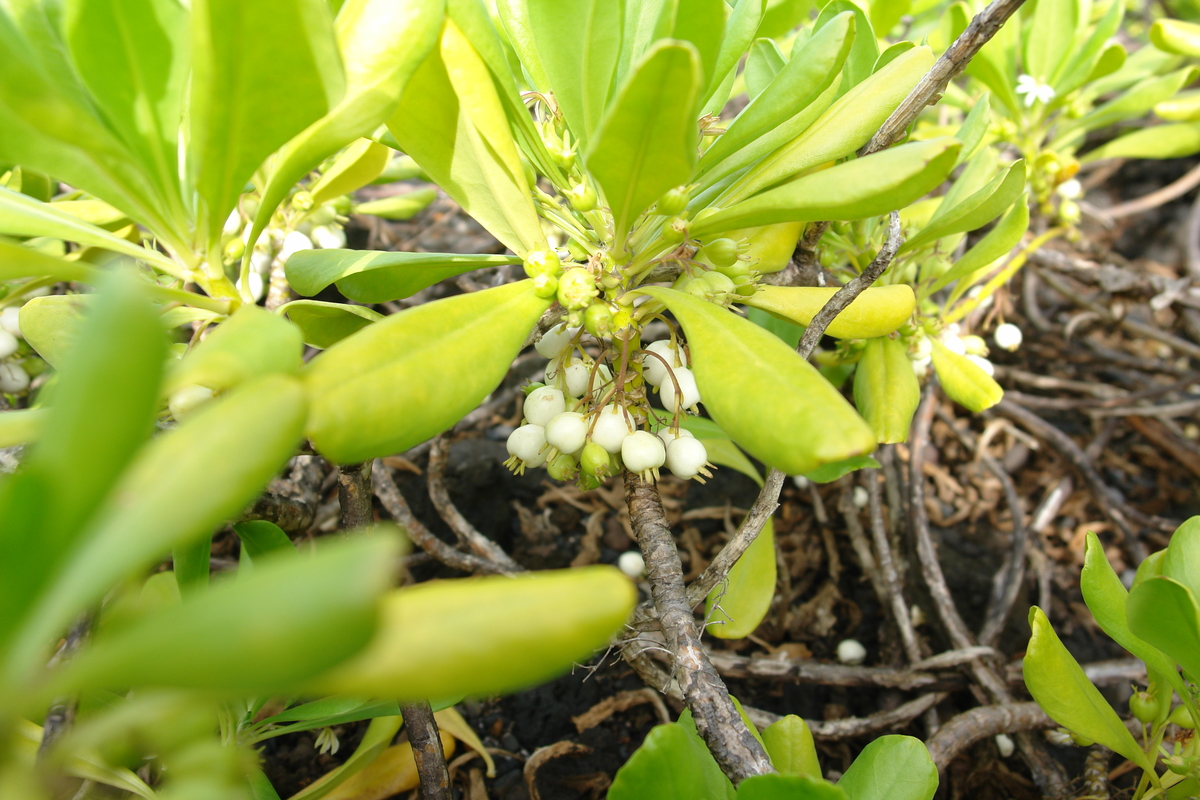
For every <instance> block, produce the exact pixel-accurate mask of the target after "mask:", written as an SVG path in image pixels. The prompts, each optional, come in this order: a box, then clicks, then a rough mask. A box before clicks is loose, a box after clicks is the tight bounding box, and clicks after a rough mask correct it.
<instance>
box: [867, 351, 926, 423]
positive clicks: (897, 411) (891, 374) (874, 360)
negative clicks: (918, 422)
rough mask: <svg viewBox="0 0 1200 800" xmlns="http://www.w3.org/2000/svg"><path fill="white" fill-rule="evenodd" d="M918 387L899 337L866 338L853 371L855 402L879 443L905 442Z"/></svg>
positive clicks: (914, 408)
mask: <svg viewBox="0 0 1200 800" xmlns="http://www.w3.org/2000/svg"><path fill="white" fill-rule="evenodd" d="M920 402H921V387H920V385H919V384H918V383H917V376H916V375H915V374H914V373H913V368H912V362H911V361H910V360H909V358H908V353H907V352H906V351H905V349H904V345H903V344H902V343H901V342H900V340H899V339H892V338H890V337H888V336H879V337H875V338H873V339H867V341H866V345H865V346H864V347H863V351H862V356H861V357H860V358H859V359H858V369H857V370H856V371H855V373H854V405H856V406H857V407H858V413H860V414H862V415H863V419H865V420H866V421H867V424H868V425H870V426H871V429H872V430H873V431H875V438H876V439H878V440H879V442H880V444H889V443H893V442H904V441H908V429H909V427H911V425H912V417H913V414H915V413H916V411H917V406H918V405H919V404H920Z"/></svg>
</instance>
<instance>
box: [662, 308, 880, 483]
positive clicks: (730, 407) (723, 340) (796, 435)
mask: <svg viewBox="0 0 1200 800" xmlns="http://www.w3.org/2000/svg"><path fill="white" fill-rule="evenodd" d="M642 291H644V292H645V293H646V294H649V295H651V296H652V297H654V298H655V299H657V300H659V301H661V302H662V303H663V304H665V305H666V306H667V308H669V309H670V310H671V312H672V313H673V314H674V315H675V317H676V319H678V320H679V323H680V325H682V326H683V329H684V332H685V333H686V334H687V341H688V347H689V348H690V349H691V355H692V367H693V372H694V373H695V376H696V383H697V385H698V386H699V388H700V395H701V397H702V398H703V403H704V406H705V407H706V408H707V409H708V411H709V414H710V416H711V417H712V419H713V421H714V422H716V423H717V424H718V425H720V426H721V428H722V429H723V430H724V431H725V432H726V433H727V434H729V437H730V438H731V439H733V441H734V442H736V443H737V444H738V445H739V446H741V447H742V448H744V449H745V450H746V451H747V452H748V453H750V455H751V456H753V457H754V458H757V459H758V460H759V461H761V462H763V463H764V464H767V465H769V466H772V467H777V468H779V469H781V470H782V471H784V472H786V473H787V474H789V475H801V474H803V473H805V472H810V471H812V470H814V469H816V468H817V467H819V466H821V465H822V464H827V463H830V462H832V461H840V460H842V459H845V458H849V457H850V456H854V455H861V454H863V453H868V452H870V451H871V450H873V449H874V447H875V437H874V436H873V435H872V434H871V430H870V428H869V427H868V426H867V424H866V423H865V422H863V420H862V418H861V417H859V416H858V414H856V413H855V412H854V410H853V409H852V408H851V407H850V404H849V403H847V402H846V401H845V399H843V398H842V396H841V395H840V394H839V393H838V392H837V390H836V389H834V388H833V386H831V385H830V384H829V382H828V381H826V380H825V379H824V378H823V377H821V375H820V373H819V372H817V370H816V369H815V368H814V367H813V366H812V365H811V364H809V363H808V362H807V361H805V360H804V359H802V358H800V356H799V355H797V354H796V352H795V351H794V350H792V349H791V348H789V347H788V346H787V345H785V344H784V343H783V342H781V341H780V340H779V339H778V338H776V337H775V336H774V335H772V334H771V333H769V332H768V331H765V330H763V329H762V328H760V327H758V326H757V325H755V324H754V323H752V322H749V321H747V320H744V319H742V318H741V317H738V316H736V315H734V314H731V313H730V312H728V311H726V310H724V309H722V308H718V307H717V306H714V305H713V304H711V303H706V302H704V301H703V300H699V299H697V298H694V297H692V296H691V295H688V294H685V293H683V292H679V291H675V290H673V289H666V288H661V287H649V288H646V289H643V290H642Z"/></svg>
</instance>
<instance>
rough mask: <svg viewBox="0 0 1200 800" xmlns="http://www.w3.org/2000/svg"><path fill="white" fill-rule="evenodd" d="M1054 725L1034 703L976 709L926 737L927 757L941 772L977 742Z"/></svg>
mask: <svg viewBox="0 0 1200 800" xmlns="http://www.w3.org/2000/svg"><path fill="white" fill-rule="evenodd" d="M1054 724H1055V723H1054V720H1052V719H1050V718H1049V717H1048V716H1046V712H1045V711H1042V709H1041V707H1039V706H1038V704H1037V703H1004V704H1000V705H994V706H979V707H977V708H973V709H971V710H970V711H966V712H963V713H962V714H959V715H958V716H957V717H952V718H951V719H949V720H947V721H946V724H945V725H943V726H942V727H941V728H939V729H938V732H937V733H935V734H934V735H933V736H931V737H929V740H928V741H927V742H925V746H926V747H928V748H929V757H930V758H932V759H933V763H934V764H936V765H937V768H938V771H939V772H941V771H942V770H944V769H946V767H948V766H950V762H951V761H953V760H954V759H955V758H957V757H958V756H959V754H960V753H962V752H963V751H964V750H966V749H967V748H968V747H970V746H971V745H973V744H975V743H976V742H978V741H982V740H983V739H987V738H989V737H992V736H996V735H998V734H1001V733H1016V732H1017V731H1032V730H1039V729H1041V728H1050V727H1053V726H1054Z"/></svg>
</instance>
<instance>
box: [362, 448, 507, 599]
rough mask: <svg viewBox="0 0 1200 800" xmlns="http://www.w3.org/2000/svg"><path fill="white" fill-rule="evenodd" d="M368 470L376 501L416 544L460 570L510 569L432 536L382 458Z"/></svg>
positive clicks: (487, 571)
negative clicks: (417, 516)
mask: <svg viewBox="0 0 1200 800" xmlns="http://www.w3.org/2000/svg"><path fill="white" fill-rule="evenodd" d="M372 474H373V476H374V478H375V496H376V497H378V498H379V502H380V503H382V504H383V507H384V508H385V509H387V512H388V514H390V515H391V517H392V519H394V520H395V521H396V524H397V525H399V526H400V527H401V528H402V529H403V530H404V532H405V534H407V536H408V538H409V539H410V540H411V541H412V543H413V544H415V545H416V546H417V547H419V548H421V549H422V550H424V551H425V552H426V553H428V554H429V555H431V556H433V557H434V558H436V559H437V560H438V561H440V562H442V563H443V564H445V565H446V566H448V567H453V568H454V569H457V570H462V571H463V572H482V573H484V574H486V575H496V574H506V573H509V572H512V571H513V570H510V569H506V568H505V567H503V566H501V565H500V564H497V563H495V562H493V561H489V560H488V559H486V558H480V557H479V556H477V555H474V554H472V553H463V552H460V551H459V550H456V549H454V548H453V547H451V546H450V545H448V544H446V543H445V542H443V541H442V540H441V539H439V538H438V537H436V536H434V535H433V533H432V532H431V531H430V530H429V529H428V528H426V527H425V526H424V525H422V524H421V522H420V520H418V519H417V518H416V517H415V516H413V513H412V510H411V509H410V508H409V507H408V502H407V501H406V500H405V499H404V495H403V494H401V493H400V489H399V488H398V487H397V486H396V482H395V481H394V480H392V476H391V475H390V474H388V470H387V467H385V466H383V463H382V462H380V461H376V462H375V468H374V471H373V473H372Z"/></svg>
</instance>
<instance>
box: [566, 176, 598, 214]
mask: <svg viewBox="0 0 1200 800" xmlns="http://www.w3.org/2000/svg"><path fill="white" fill-rule="evenodd" d="M567 201H568V202H569V203H570V204H571V207H572V208H574V209H575V210H576V211H579V212H581V213H583V212H587V211H591V210H592V209H594V208H595V207H596V190H595V189H593V188H592V187H591V185H590V184H588V183H577V184H575V185H574V186H572V187H571V188H570V189H567Z"/></svg>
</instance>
